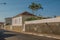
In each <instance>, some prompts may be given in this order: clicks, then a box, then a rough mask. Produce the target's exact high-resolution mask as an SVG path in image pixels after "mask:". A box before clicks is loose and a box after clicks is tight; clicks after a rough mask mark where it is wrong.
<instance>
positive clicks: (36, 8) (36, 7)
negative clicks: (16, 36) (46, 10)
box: [29, 2, 43, 14]
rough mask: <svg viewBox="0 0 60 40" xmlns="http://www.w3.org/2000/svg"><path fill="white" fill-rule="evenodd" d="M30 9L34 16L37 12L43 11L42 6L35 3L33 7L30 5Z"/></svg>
mask: <svg viewBox="0 0 60 40" xmlns="http://www.w3.org/2000/svg"><path fill="white" fill-rule="evenodd" d="M29 8H30V9H31V10H32V12H33V14H34V12H35V11H38V10H39V9H43V8H42V5H41V4H37V3H34V2H33V3H32V4H31V5H29Z"/></svg>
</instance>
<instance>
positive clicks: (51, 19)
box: [25, 17, 60, 24]
mask: <svg viewBox="0 0 60 40" xmlns="http://www.w3.org/2000/svg"><path fill="white" fill-rule="evenodd" d="M48 22H60V17H57V18H50V19H42V20H34V21H25V24H37V23H48Z"/></svg>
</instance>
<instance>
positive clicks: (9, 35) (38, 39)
mask: <svg viewBox="0 0 60 40" xmlns="http://www.w3.org/2000/svg"><path fill="white" fill-rule="evenodd" d="M0 35H1V34H0ZM0 40H60V39H54V38H47V37H43V36H34V35H29V34H22V33H17V32H11V31H6V30H3V36H0Z"/></svg>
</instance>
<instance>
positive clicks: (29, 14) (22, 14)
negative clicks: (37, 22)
mask: <svg viewBox="0 0 60 40" xmlns="http://www.w3.org/2000/svg"><path fill="white" fill-rule="evenodd" d="M24 15H26V16H35V15H34V14H31V13H29V12H23V13H20V14H18V15H16V16H14V17H19V16H24ZM14 17H13V18H14Z"/></svg>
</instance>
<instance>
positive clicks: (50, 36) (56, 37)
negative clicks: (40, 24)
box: [22, 32, 60, 39]
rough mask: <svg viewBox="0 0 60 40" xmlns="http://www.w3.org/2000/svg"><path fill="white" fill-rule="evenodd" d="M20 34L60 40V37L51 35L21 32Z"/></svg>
mask: <svg viewBox="0 0 60 40" xmlns="http://www.w3.org/2000/svg"><path fill="white" fill-rule="evenodd" d="M22 33H24V34H31V35H36V36H44V37H49V38H55V39H60V35H51V34H37V33H29V32H22Z"/></svg>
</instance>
